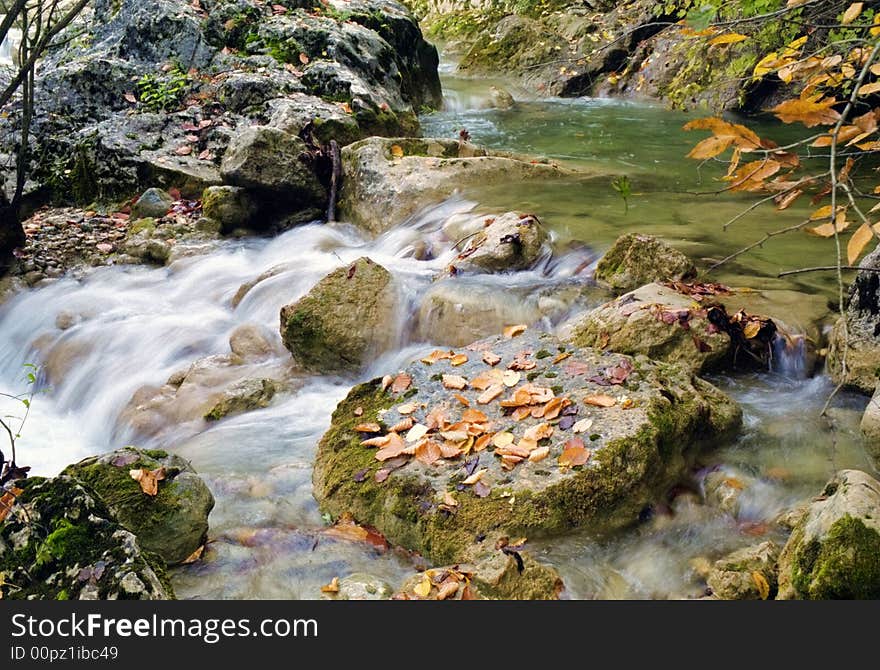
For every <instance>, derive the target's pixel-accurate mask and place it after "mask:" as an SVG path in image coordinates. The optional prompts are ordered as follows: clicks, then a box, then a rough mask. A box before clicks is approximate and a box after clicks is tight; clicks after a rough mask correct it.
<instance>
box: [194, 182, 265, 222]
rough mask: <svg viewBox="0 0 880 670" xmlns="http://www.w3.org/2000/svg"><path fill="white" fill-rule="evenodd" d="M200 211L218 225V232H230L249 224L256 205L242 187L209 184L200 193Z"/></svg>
mask: <svg viewBox="0 0 880 670" xmlns="http://www.w3.org/2000/svg"><path fill="white" fill-rule="evenodd" d="M202 211H203V212H204V215H205V217H207V218H208V219H210V220H212V221H215V222H216V223H217V224H218V225H219V229H220V232H223V233H230V232H232V231H233V230H235V229H236V228H244V227H247V226H248V225H250V223H251V220H252V219H253V217H254V215H255V214H256V205H255V204H254V202H253V200H252V199H251V197H250V195H249V194H248V192H247V190H246V189H244V188H241V187H239V186H209V187H208V188H206V189H205V190H204V192H203V193H202Z"/></svg>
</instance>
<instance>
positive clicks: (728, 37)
mask: <svg viewBox="0 0 880 670" xmlns="http://www.w3.org/2000/svg"><path fill="white" fill-rule="evenodd" d="M747 39H749V38H748V36H747V35H740V34H739V33H725V34H724V35H718V37H713V38H712V39H711V40H709V44H711V45H715V44H736V43H737V42H742V41H743V40H747Z"/></svg>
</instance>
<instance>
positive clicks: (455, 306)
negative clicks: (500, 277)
mask: <svg viewBox="0 0 880 670" xmlns="http://www.w3.org/2000/svg"><path fill="white" fill-rule="evenodd" d="M579 296H580V289H579V287H577V286H562V287H557V288H555V289H553V290H548V291H546V292H541V293H539V294H537V295H536V294H535V293H534V292H531V291H520V290H517V288H516V287H506V286H505V287H503V288H502V287H499V286H493V285H488V286H487V285H486V284H484V283H483V282H482V281H480V280H479V278H471V277H467V276H455V277H448V278H445V279H441V280H439V281H437V282H435V283H434V284H433V285H432V286H431V288H429V289H428V290H427V292H426V293H425V295H424V297H423V298H422V304H421V306H420V307H419V314H418V325H417V327H416V334H417V336H418V338H419V339H420V340H422V341H425V342H432V343H434V344H438V345H443V346H448V347H463V346H465V345H467V344H470V343H471V342H475V341H477V340H481V339H483V338H486V337H489V336H491V335H497V334H499V333H501V332H502V331H503V330H504V327H505V326H510V325H513V324H517V323H524V324H533V323H535V322H537V321H540V320H541V319H543V318H547V319H549V320H551V321H553V320H556V319H558V318H561V317H562V315H563V314H565V313H566V312H567V311H568V309H569V308H570V307H571V305H572V304H573V303H574V302H575V301H576V300H577V299H578V297H579Z"/></svg>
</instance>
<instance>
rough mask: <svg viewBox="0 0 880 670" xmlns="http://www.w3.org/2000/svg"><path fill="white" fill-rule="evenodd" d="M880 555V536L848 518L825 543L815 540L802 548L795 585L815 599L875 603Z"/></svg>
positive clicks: (795, 567)
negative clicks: (866, 600)
mask: <svg viewBox="0 0 880 670" xmlns="http://www.w3.org/2000/svg"><path fill="white" fill-rule="evenodd" d="M801 533H802V531H801ZM795 539H796V538H795ZM878 556H880V533H877V531H875V530H874V529H872V528H868V527H867V526H866V525H865V524H864V523H863V522H862V521H861V520H860V519H856V518H854V517H852V516H849V515H846V516H844V517H843V518H841V519H839V520H838V521H836V522H835V523H834V525H833V526H831V528H830V529H829V531H828V534H827V536H826V537H825V539H824V541H823V542H821V543H820V542H818V541H816V540H812V541H810V542H808V543H806V544H805V545H804V546H802V547H800V549H799V551H798V553H797V556H796V557H795V560H794V563H793V566H792V574H791V582H792V586H794V588H795V591H796V592H797V594H798V595H799V596H801V597H803V598H809V599H811V600H831V599H844V600H852V599H868V600H875V599H877V598H880V560H878Z"/></svg>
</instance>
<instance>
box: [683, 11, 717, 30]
mask: <svg viewBox="0 0 880 670" xmlns="http://www.w3.org/2000/svg"><path fill="white" fill-rule="evenodd" d="M717 13H718V8H717V7H713V6H712V5H701V6H699V7H693V8H691V10H690V11H689V12H688V13H687V16H686V17H685V21H686V22H687V25H688V27H689V28H692V29H694V30H697V31H700V30H705V29H706V28H708V27H709V25H710V24H711V23H712V21H714V20H715V16H716V14H717Z"/></svg>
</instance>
